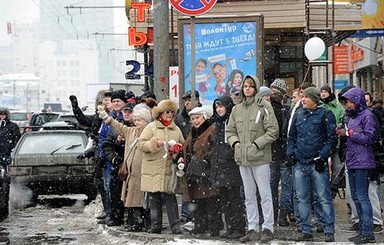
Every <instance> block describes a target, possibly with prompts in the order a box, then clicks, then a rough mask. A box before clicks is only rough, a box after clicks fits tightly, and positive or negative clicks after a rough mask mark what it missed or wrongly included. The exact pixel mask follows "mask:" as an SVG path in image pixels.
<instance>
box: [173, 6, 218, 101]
mask: <svg viewBox="0 0 384 245" xmlns="http://www.w3.org/2000/svg"><path fill="white" fill-rule="evenodd" d="M170 2H171V4H172V6H173V7H174V8H175V9H176V10H177V11H178V12H179V13H181V14H185V15H189V16H191V36H192V41H191V44H192V53H191V64H192V65H191V79H192V81H194V80H195V66H194V64H195V16H196V15H201V14H204V13H206V12H208V11H209V10H210V9H211V8H212V7H213V6H214V5H215V4H216V2H217V0H170ZM191 90H192V91H194V90H195V83H194V82H193V83H192V84H191ZM191 95H192V98H191V99H192V107H195V99H196V98H195V93H191Z"/></svg>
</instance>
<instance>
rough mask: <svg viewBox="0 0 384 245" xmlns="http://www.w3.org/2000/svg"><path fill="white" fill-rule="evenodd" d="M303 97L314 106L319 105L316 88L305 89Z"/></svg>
mask: <svg viewBox="0 0 384 245" xmlns="http://www.w3.org/2000/svg"><path fill="white" fill-rule="evenodd" d="M303 95H304V96H307V97H309V98H310V99H311V100H312V101H313V102H315V103H316V104H319V103H320V91H319V90H318V89H317V88H314V87H310V88H306V89H305V90H304V92H303Z"/></svg>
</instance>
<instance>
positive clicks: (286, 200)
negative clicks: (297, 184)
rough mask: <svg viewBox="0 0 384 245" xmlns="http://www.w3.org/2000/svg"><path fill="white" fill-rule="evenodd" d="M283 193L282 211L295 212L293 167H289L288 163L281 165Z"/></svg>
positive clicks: (281, 195)
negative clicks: (293, 202)
mask: <svg viewBox="0 0 384 245" xmlns="http://www.w3.org/2000/svg"><path fill="white" fill-rule="evenodd" d="M280 179H281V193H280V209H281V210H286V211H288V212H292V211H293V207H292V206H293V204H292V199H293V197H292V196H293V192H292V191H293V190H292V167H287V165H286V162H284V163H282V164H281V165H280Z"/></svg>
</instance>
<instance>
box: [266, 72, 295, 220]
mask: <svg viewBox="0 0 384 245" xmlns="http://www.w3.org/2000/svg"><path fill="white" fill-rule="evenodd" d="M270 88H271V95H270V99H271V105H272V108H273V111H274V112H275V116H276V119H277V122H278V124H279V138H278V139H277V140H276V141H275V142H273V143H272V164H271V165H270V168H271V191H272V202H273V212H274V215H273V217H274V219H275V223H276V222H277V221H278V223H279V226H288V225H289V222H288V214H289V213H292V212H293V204H292V195H293V194H292V169H291V167H289V166H287V131H288V120H289V110H290V109H289V107H288V106H286V105H284V96H285V94H286V93H287V84H286V82H285V81H284V80H283V79H280V78H276V79H275V80H274V81H273V82H272V84H271V86H270ZM280 180H281V194H280V198H279V182H280ZM279 200H280V202H279ZM279 209H280V213H279Z"/></svg>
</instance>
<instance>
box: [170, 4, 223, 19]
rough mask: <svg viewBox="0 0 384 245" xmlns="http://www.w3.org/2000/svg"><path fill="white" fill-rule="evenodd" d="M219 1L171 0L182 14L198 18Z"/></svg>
mask: <svg viewBox="0 0 384 245" xmlns="http://www.w3.org/2000/svg"><path fill="white" fill-rule="evenodd" d="M216 1H217V0H170V2H171V4H172V6H173V7H174V8H175V9H176V10H177V11H179V12H180V13H181V14H185V15H189V16H196V15H201V14H204V13H206V12H208V11H209V10H210V9H211V8H212V7H213V6H214V5H215V4H216Z"/></svg>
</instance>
